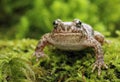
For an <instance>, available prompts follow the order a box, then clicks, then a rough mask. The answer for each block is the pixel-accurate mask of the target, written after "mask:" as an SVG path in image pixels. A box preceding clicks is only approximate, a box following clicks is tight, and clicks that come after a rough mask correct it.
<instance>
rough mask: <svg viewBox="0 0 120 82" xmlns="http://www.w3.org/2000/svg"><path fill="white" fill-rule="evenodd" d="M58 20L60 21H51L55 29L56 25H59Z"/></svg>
mask: <svg viewBox="0 0 120 82" xmlns="http://www.w3.org/2000/svg"><path fill="white" fill-rule="evenodd" d="M60 22H61V20H60V19H57V20H55V21H54V22H53V26H54V28H55V29H56V28H57V26H58V25H59V23H60Z"/></svg>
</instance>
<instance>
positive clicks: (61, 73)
mask: <svg viewBox="0 0 120 82" xmlns="http://www.w3.org/2000/svg"><path fill="white" fill-rule="evenodd" d="M108 40H110V41H111V43H110V44H109V45H108V44H105V45H104V46H103V49H104V52H105V55H104V59H105V63H106V64H107V65H108V67H109V68H108V69H107V70H106V69H102V74H101V76H97V70H95V72H94V73H92V72H91V69H92V64H93V63H94V62H95V56H94V52H93V51H92V50H89V49H86V50H83V51H79V52H73V51H70V52H66V51H61V50H58V49H55V48H53V47H51V46H49V47H46V48H45V49H44V51H45V53H46V54H47V57H44V58H41V59H40V60H39V61H38V62H36V61H35V57H33V56H32V54H33V52H34V48H35V47H36V44H37V42H38V41H37V40H32V39H23V40H12V41H2V40H1V41H0V79H1V81H7V82H14V81H17V82H119V81H120V60H119V59H120V49H119V47H120V43H119V41H120V38H116V39H113V38H109V39H108ZM4 68H6V69H4ZM13 75H14V77H13ZM18 77H19V78H18ZM13 80H14V81H13Z"/></svg>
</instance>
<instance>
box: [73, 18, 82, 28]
mask: <svg viewBox="0 0 120 82" xmlns="http://www.w3.org/2000/svg"><path fill="white" fill-rule="evenodd" d="M74 22H75V23H76V27H78V28H80V27H81V24H82V22H81V21H80V20H79V19H74Z"/></svg>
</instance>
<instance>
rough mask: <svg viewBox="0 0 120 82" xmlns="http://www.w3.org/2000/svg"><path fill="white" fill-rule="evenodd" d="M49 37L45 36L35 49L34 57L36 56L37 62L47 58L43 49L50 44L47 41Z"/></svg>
mask: <svg viewBox="0 0 120 82" xmlns="http://www.w3.org/2000/svg"><path fill="white" fill-rule="evenodd" d="M47 36H48V34H46V35H43V36H42V38H41V39H40V41H39V42H38V44H37V46H36V48H35V52H34V53H33V56H34V55H35V56H36V60H38V59H39V58H40V57H44V56H46V55H45V54H44V52H43V49H44V47H45V46H47V45H48V44H49V42H48V40H47Z"/></svg>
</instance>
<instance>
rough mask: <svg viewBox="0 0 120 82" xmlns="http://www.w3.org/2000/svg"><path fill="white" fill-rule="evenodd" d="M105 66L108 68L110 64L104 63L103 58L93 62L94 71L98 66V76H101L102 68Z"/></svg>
mask: <svg viewBox="0 0 120 82" xmlns="http://www.w3.org/2000/svg"><path fill="white" fill-rule="evenodd" d="M102 67H105V68H106V69H107V68H108V66H107V65H106V64H105V63H104V61H103V60H97V61H96V62H95V63H94V64H93V69H92V72H94V70H95V69H96V68H98V76H100V74H101V68H102Z"/></svg>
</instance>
